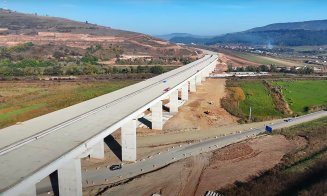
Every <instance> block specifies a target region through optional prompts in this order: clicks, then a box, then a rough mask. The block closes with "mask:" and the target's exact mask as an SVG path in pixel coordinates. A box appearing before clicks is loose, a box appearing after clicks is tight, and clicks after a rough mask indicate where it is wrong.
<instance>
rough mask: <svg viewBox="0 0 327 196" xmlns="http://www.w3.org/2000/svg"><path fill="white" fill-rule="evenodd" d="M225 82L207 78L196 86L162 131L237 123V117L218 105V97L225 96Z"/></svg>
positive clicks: (205, 127) (200, 128)
mask: <svg viewBox="0 0 327 196" xmlns="http://www.w3.org/2000/svg"><path fill="white" fill-rule="evenodd" d="M225 82H226V80H225V79H208V80H207V81H205V82H203V83H202V85H201V86H198V87H197V92H196V93H192V94H191V96H190V98H189V101H188V102H187V103H186V104H185V105H183V106H182V107H181V108H180V109H179V112H178V113H177V114H176V115H175V116H174V117H172V118H171V119H170V120H169V121H168V122H167V123H166V124H165V125H164V131H176V130H183V129H198V130H203V129H208V128H211V127H218V126H222V125H227V124H228V125H230V124H237V122H236V121H237V118H235V117H233V116H231V115H230V114H229V113H228V112H227V111H226V110H225V109H223V108H222V107H221V105H220V99H222V98H223V97H224V96H225Z"/></svg>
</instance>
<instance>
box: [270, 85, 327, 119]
mask: <svg viewBox="0 0 327 196" xmlns="http://www.w3.org/2000/svg"><path fill="white" fill-rule="evenodd" d="M273 85H274V86H281V87H282V93H283V96H284V97H285V100H286V101H287V102H288V104H289V106H290V108H291V109H292V111H293V112H296V113H300V114H303V113H305V112H306V108H307V107H310V106H323V105H327V80H297V81H276V82H273Z"/></svg>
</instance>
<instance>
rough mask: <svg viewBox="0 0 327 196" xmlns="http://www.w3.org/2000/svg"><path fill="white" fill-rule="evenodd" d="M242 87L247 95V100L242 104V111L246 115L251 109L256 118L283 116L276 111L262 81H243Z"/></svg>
mask: <svg viewBox="0 0 327 196" xmlns="http://www.w3.org/2000/svg"><path fill="white" fill-rule="evenodd" d="M240 86H241V88H242V90H243V92H244V94H245V100H244V101H242V102H241V103H240V109H241V110H242V112H243V113H244V114H246V115H247V116H248V115H249V108H250V107H251V108H252V116H253V117H254V118H259V119H265V118H267V117H268V116H270V117H279V116H281V115H282V114H281V113H280V112H279V111H277V110H276V109H275V106H274V102H273V100H272V98H271V96H270V95H269V91H268V90H267V88H266V87H265V86H264V84H263V83H262V81H242V82H240Z"/></svg>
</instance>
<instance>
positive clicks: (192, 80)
mask: <svg viewBox="0 0 327 196" xmlns="http://www.w3.org/2000/svg"><path fill="white" fill-rule="evenodd" d="M190 92H191V93H194V92H196V85H195V78H193V79H191V80H190Z"/></svg>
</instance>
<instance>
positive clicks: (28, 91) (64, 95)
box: [0, 80, 137, 128]
mask: <svg viewBox="0 0 327 196" xmlns="http://www.w3.org/2000/svg"><path fill="white" fill-rule="evenodd" d="M136 82H137V81H135V80H120V81H118V80H115V81H101V82H100V81H92V82H91V81H87V82H45V81H44V82H39V81H38V82H1V83H0V128H3V127H6V126H9V125H12V124H15V123H17V122H22V121H26V120H28V119H31V118H35V117H37V116H40V115H43V114H46V113H49V112H52V111H56V110H58V109H61V108H65V107H68V106H70V105H74V104H77V103H79V102H82V101H85V100H88V99H91V98H94V97H97V96H100V95H103V94H106V93H109V92H112V91H115V90H118V89H120V88H123V87H125V86H128V85H131V84H133V83H136Z"/></svg>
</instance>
